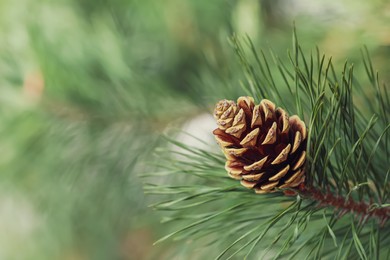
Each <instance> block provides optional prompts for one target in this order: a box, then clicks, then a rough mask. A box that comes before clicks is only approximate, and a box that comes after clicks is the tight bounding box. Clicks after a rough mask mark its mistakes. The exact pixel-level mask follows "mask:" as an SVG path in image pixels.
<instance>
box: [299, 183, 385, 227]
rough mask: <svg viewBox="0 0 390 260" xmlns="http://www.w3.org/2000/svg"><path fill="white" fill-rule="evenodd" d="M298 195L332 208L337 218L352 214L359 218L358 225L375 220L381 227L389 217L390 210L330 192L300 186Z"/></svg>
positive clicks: (321, 205)
mask: <svg viewBox="0 0 390 260" xmlns="http://www.w3.org/2000/svg"><path fill="white" fill-rule="evenodd" d="M298 193H299V194H300V195H301V196H302V197H304V198H308V199H311V200H314V201H317V202H318V206H319V207H329V206H331V207H334V208H335V209H336V210H338V211H339V217H342V216H343V215H344V214H346V213H353V214H355V215H357V216H360V217H361V218H360V223H363V222H365V221H366V220H367V219H369V218H371V217H374V218H377V219H378V221H379V223H380V225H381V226H383V225H384V224H385V223H386V221H387V219H388V218H389V217H390V208H389V207H384V208H378V207H375V206H374V205H373V204H368V203H366V202H364V201H355V200H353V199H352V198H351V197H349V198H345V197H341V196H336V195H334V194H332V193H331V192H330V191H327V192H323V191H321V190H319V189H316V188H313V187H306V186H303V185H302V186H301V187H300V188H299V191H298Z"/></svg>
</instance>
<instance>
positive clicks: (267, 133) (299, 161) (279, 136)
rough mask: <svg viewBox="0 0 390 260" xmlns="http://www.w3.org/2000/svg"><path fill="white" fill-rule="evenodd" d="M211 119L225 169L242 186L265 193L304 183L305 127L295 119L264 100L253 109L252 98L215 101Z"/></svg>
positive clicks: (300, 121) (296, 117) (297, 118)
mask: <svg viewBox="0 0 390 260" xmlns="http://www.w3.org/2000/svg"><path fill="white" fill-rule="evenodd" d="M214 117H215V119H216V120H217V124H218V128H217V129H215V130H214V131H213V134H214V135H215V138H216V140H217V142H218V144H219V145H220V146H221V148H222V150H223V152H224V154H225V156H226V159H227V162H226V165H225V168H226V170H227V172H228V173H229V176H230V177H232V178H234V179H237V180H241V184H242V185H243V186H244V187H246V188H250V189H254V190H255V192H256V193H269V192H275V191H277V188H280V189H283V188H293V187H297V186H298V185H299V184H301V183H303V182H304V181H305V174H304V163H305V157H306V151H305V150H306V126H305V123H304V122H303V121H302V120H301V119H300V118H299V117H298V116H296V115H294V116H291V117H289V116H288V114H287V113H286V112H285V111H284V110H283V109H281V108H276V109H275V104H274V103H272V102H271V101H269V100H267V99H263V100H262V101H261V102H260V104H259V105H256V106H255V104H254V100H253V98H251V97H240V98H239V99H238V100H237V104H236V103H235V102H234V101H231V100H221V101H219V102H218V103H217V105H216V107H215V110H214Z"/></svg>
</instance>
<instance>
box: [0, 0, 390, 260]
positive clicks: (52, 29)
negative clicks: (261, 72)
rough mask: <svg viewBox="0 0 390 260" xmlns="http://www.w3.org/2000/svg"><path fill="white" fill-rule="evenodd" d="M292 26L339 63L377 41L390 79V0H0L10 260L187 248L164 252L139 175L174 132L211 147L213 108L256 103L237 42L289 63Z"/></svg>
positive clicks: (3, 186)
mask: <svg viewBox="0 0 390 260" xmlns="http://www.w3.org/2000/svg"><path fill="white" fill-rule="evenodd" d="M294 22H295V25H296V27H297V31H298V35H299V38H300V42H301V44H302V45H303V46H304V47H305V48H307V49H308V50H315V47H316V46H318V47H319V48H320V50H321V53H326V54H327V55H328V56H332V57H333V61H335V62H336V63H338V64H342V63H343V62H344V61H345V60H346V58H347V57H348V59H349V60H352V61H354V60H356V61H359V60H360V55H361V49H362V47H363V45H366V46H367V48H368V49H369V52H370V54H371V58H372V59H373V63H374V66H375V67H376V68H377V69H378V70H379V72H380V74H381V78H382V80H385V81H387V82H389V80H390V63H389V58H390V2H389V1H387V0H372V1H363V0H357V1H356V0H339V1H320V0H315V1H313V0H296V1H293V0H212V1H210V0H164V1H161V0H138V1H137V0H134V1H131V0H111V1H108V0H56V1H52V0H17V1H14V0H1V1H0V36H1V37H0V39H1V40H0V230H1V232H0V259H64V260H65V259H66V260H70V259H72V260H79V259H80V260H81V259H172V258H171V257H172V255H173V252H174V251H176V250H177V248H178V247H183V248H182V250H183V254H185V253H189V252H186V251H185V244H183V243H175V242H166V243H163V244H160V245H158V246H152V243H153V242H154V241H156V240H157V239H158V238H159V237H161V236H163V235H164V234H166V232H167V230H166V227H165V225H163V224H161V223H160V222H159V221H160V219H161V215H160V214H159V212H154V211H152V210H151V209H150V208H149V207H148V205H149V204H150V203H152V202H153V200H154V199H156V198H150V197H149V196H146V195H144V192H143V187H142V185H143V182H144V181H145V180H144V179H142V178H141V177H140V174H142V173H145V172H148V171H153V167H154V166H153V160H154V159H153V153H154V150H155V148H156V147H159V146H165V145H167V144H166V142H165V141H164V139H162V138H161V135H162V134H163V133H171V131H170V129H182V130H183V131H185V132H189V133H191V134H193V135H196V136H199V137H200V138H202V139H203V140H212V136H211V134H210V132H209V131H210V130H211V129H212V128H213V122H212V119H211V116H210V111H211V110H212V107H213V104H214V103H215V102H216V101H217V100H219V99H222V98H234V99H235V98H236V97H237V96H239V95H243V94H244V93H243V91H242V89H241V88H240V80H242V79H243V78H244V76H243V75H242V73H241V68H240V64H239V62H238V60H237V58H236V57H235V56H234V51H233V50H232V48H231V46H230V44H229V41H228V38H229V37H230V36H231V35H232V34H237V35H238V36H245V35H249V36H250V37H251V39H252V40H253V42H254V43H255V45H256V46H257V47H259V48H265V49H269V48H272V50H273V52H274V53H275V54H277V55H278V56H280V57H282V58H287V50H288V49H289V48H290V49H291V42H292V40H291V39H292V27H293V23H294ZM360 69H362V66H361V65H360ZM357 71H359V67H358V68H357ZM177 138H178V139H180V140H181V141H183V142H191V139H190V138H187V137H186V136H185V135H182V134H181V135H179V136H178V137H177ZM155 181H156V183H158V182H159V181H161V180H155ZM193 259H196V257H195V256H194V257H193Z"/></svg>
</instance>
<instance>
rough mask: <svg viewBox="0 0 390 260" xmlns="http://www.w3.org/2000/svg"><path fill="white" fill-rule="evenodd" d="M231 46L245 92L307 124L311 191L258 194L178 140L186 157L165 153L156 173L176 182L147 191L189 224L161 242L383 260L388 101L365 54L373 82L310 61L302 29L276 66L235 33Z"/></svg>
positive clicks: (253, 253) (213, 158)
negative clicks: (300, 39)
mask: <svg viewBox="0 0 390 260" xmlns="http://www.w3.org/2000/svg"><path fill="white" fill-rule="evenodd" d="M243 42H244V43H243ZM231 43H232V44H233V47H234V50H235V52H236V54H237V56H238V58H239V61H240V63H241V65H242V68H243V70H244V71H245V74H246V80H247V82H246V83H243V91H244V92H246V94H248V95H251V96H253V97H254V98H255V100H256V101H257V102H258V101H260V100H261V99H263V98H267V99H270V100H273V101H274V102H275V103H277V104H280V105H283V106H284V108H285V109H286V110H287V111H288V112H289V113H290V114H298V115H299V116H300V117H301V118H304V119H305V121H306V124H307V126H308V137H307V155H306V158H307V159H306V160H307V161H306V169H305V171H306V173H305V176H306V182H305V185H304V186H302V185H301V186H300V190H296V189H294V190H293V191H294V192H295V193H296V196H295V197H294V196H284V195H283V193H273V194H266V195H256V194H253V193H251V192H250V191H248V190H246V189H244V188H242V187H240V186H239V185H238V183H236V181H234V180H231V179H230V178H229V177H227V174H226V172H225V170H224V158H223V157H222V156H221V155H219V154H215V153H211V152H209V151H206V150H201V149H197V148H193V147H189V146H187V145H185V144H180V143H178V142H177V141H174V140H171V143H172V144H173V145H175V146H177V147H179V148H180V149H183V150H185V152H182V153H181V158H179V157H176V156H175V155H174V154H173V153H172V152H170V151H169V150H164V152H163V154H162V157H160V163H159V165H158V167H159V169H160V171H159V172H158V173H156V174H155V175H156V176H160V177H161V175H162V174H163V175H164V178H165V182H167V183H169V185H167V186H164V185H147V186H146V192H149V193H153V194H158V195H163V194H165V195H167V194H168V198H167V200H166V201H163V202H160V203H157V204H156V205H155V208H156V209H159V210H167V211H169V212H170V216H169V217H168V219H167V220H169V221H168V222H171V223H172V224H173V225H174V226H175V225H181V224H180V223H182V222H184V223H187V225H186V226H184V228H179V229H177V231H175V232H173V233H171V234H169V235H167V236H166V237H164V238H162V239H161V240H159V241H158V242H162V241H163V240H165V239H167V238H170V237H180V238H182V239H186V240H189V239H191V241H193V242H192V246H193V247H194V248H196V247H200V246H205V245H204V244H202V241H208V240H207V239H205V238H208V239H211V241H212V242H210V245H213V250H212V251H211V252H213V253H215V252H216V251H215V249H216V248H220V249H221V253H219V255H218V254H217V256H216V258H217V259H222V258H224V259H230V258H232V257H245V258H252V257H253V258H255V259H258V258H267V259H268V258H273V259H278V258H289V259H291V258H296V259H304V258H303V257H306V259H312V258H313V259H318V258H320V257H326V258H335V259H344V258H361V259H379V258H381V257H384V256H385V255H386V254H387V253H388V251H389V250H388V249H386V245H387V244H388V243H389V242H390V238H389V235H390V224H389V222H388V221H387V219H388V218H389V212H390V211H389V201H388V198H389V183H388V178H389V171H390V168H389V165H390V163H389V156H388V154H389V151H388V142H389V134H388V132H389V131H388V130H389V128H390V124H389V122H388V119H387V115H386V111H389V110H390V102H389V96H388V93H387V90H386V88H385V87H384V86H383V87H381V86H380V85H379V83H378V82H379V80H378V76H377V74H375V73H374V70H373V66H372V64H371V62H370V59H369V56H368V52H367V50H365V51H364V55H363V65H364V67H365V73H366V74H367V76H368V82H367V81H365V80H364V78H362V75H361V74H359V75H358V76H357V77H356V73H355V72H354V71H355V66H354V65H353V64H350V63H348V62H345V64H344V66H343V68H342V70H341V72H340V73H338V72H337V71H338V69H337V68H336V67H335V66H334V65H333V63H332V59H331V58H327V57H326V56H325V55H320V52H319V50H318V48H317V49H316V51H315V54H314V55H313V54H311V55H310V56H309V58H307V56H306V55H305V53H306V52H305V51H304V50H303V49H302V47H301V46H300V45H299V42H298V38H297V36H296V33H295V32H294V34H293V50H292V52H289V53H288V59H287V63H286V60H282V59H281V58H280V57H277V56H276V55H275V54H273V53H272V52H271V53H270V55H271V57H272V60H273V63H271V62H270V61H269V57H268V55H267V53H266V52H264V51H261V52H258V51H257V50H256V48H255V46H254V44H253V43H252V42H251V41H250V39H249V38H246V39H244V41H241V40H239V39H238V38H237V37H236V36H234V37H233V38H232V39H231ZM248 52H249V53H250V54H249V55H248V54H247V53H248ZM259 53H260V54H259ZM358 79H359V81H358ZM359 82H363V83H359ZM370 93H375V94H374V95H372V94H370ZM289 96H290V97H292V98H286V97H289ZM169 176H171V177H169ZM180 183H182V185H179V184H180ZM285 192H287V193H288V190H285ZM195 212H196V214H195ZM309 227H310V228H309ZM178 235H180V236H178ZM200 238H202V239H200ZM206 251H207V250H206Z"/></svg>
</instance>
